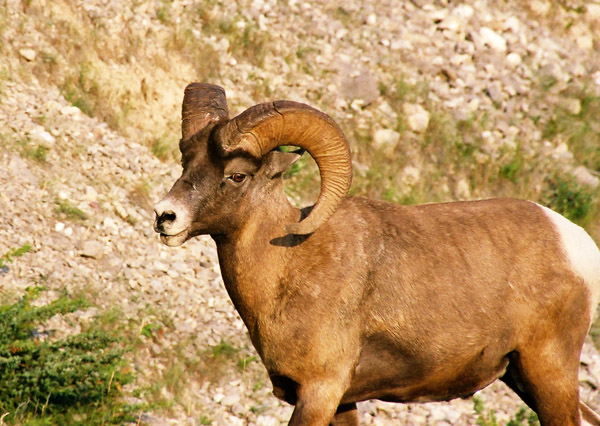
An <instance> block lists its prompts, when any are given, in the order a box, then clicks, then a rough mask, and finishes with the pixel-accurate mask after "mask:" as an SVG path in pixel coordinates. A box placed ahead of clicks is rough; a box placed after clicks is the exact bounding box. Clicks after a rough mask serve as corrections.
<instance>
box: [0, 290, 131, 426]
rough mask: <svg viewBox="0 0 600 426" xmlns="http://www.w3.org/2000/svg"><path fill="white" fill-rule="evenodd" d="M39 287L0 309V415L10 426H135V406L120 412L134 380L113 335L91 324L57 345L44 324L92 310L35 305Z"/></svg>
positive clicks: (68, 303)
mask: <svg viewBox="0 0 600 426" xmlns="http://www.w3.org/2000/svg"><path fill="white" fill-rule="evenodd" d="M43 291H44V288H42V287H33V288H29V289H27V290H26V292H25V294H24V295H23V297H22V298H21V299H20V300H18V301H17V302H16V303H12V304H5V305H2V306H0V413H2V414H3V416H2V417H3V421H4V423H6V424H8V425H13V424H14V425H17V424H18V425H51V424H69V425H82V426H83V425H105V424H122V423H123V422H132V421H135V416H134V415H133V412H134V411H138V410H139V407H138V406H133V405H128V404H125V403H124V402H123V401H122V399H121V397H122V396H123V386H124V385H126V384H128V383H130V382H131V381H132V380H133V376H132V374H131V373H130V369H129V367H128V366H127V364H126V363H125V362H124V361H123V354H124V353H125V351H126V349H125V348H123V347H122V346H121V345H120V342H121V337H120V336H119V335H118V334H115V333H111V332H107V331H103V330H101V329H100V328H98V327H96V324H95V323H94V324H92V325H91V326H90V327H89V328H88V329H86V330H85V331H83V332H81V333H78V334H74V335H71V336H68V337H65V338H61V339H54V338H53V337H52V336H53V332H52V330H45V329H44V326H43V324H44V322H45V321H47V320H49V319H50V318H52V317H53V316H55V315H66V314H69V313H73V312H76V311H79V310H81V309H86V308H88V307H89V306H90V305H89V303H88V302H87V301H86V300H84V299H82V298H73V297H71V296H69V295H68V294H63V295H62V296H60V297H59V298H57V299H55V300H54V301H51V302H49V303H47V304H43V305H41V306H38V305H37V304H36V305H34V304H33V303H32V302H33V301H34V300H36V299H38V298H39V296H40V295H41V294H42V292H43Z"/></svg>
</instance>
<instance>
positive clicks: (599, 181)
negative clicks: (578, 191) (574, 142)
mask: <svg viewBox="0 0 600 426" xmlns="http://www.w3.org/2000/svg"><path fill="white" fill-rule="evenodd" d="M573 176H574V177H575V181H576V182H577V183H578V184H579V185H583V186H588V187H590V188H592V189H596V188H598V185H600V178H598V176H594V175H593V174H592V172H591V171H590V170H589V169H588V168H587V167H585V166H577V167H575V169H574V170H573Z"/></svg>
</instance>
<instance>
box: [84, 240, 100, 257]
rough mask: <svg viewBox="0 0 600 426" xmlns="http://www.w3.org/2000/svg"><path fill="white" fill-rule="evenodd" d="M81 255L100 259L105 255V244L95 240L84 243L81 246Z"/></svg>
mask: <svg viewBox="0 0 600 426" xmlns="http://www.w3.org/2000/svg"><path fill="white" fill-rule="evenodd" d="M80 255H81V256H83V257H91V258H93V259H100V258H101V257H102V256H103V255H104V244H102V243H100V242H98V241H94V240H88V241H84V242H83V244H82V245H81V251H80Z"/></svg>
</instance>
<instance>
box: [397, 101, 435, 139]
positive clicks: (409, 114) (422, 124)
mask: <svg viewBox="0 0 600 426" xmlns="http://www.w3.org/2000/svg"><path fill="white" fill-rule="evenodd" d="M402 112H403V113H404V116H405V120H406V124H407V125H408V128H409V129H410V130H412V131H413V132H416V133H421V132H424V131H425V130H427V127H428V126H429V111H427V110H426V109H425V108H423V107H422V106H421V105H419V104H412V103H405V104H403V105H402Z"/></svg>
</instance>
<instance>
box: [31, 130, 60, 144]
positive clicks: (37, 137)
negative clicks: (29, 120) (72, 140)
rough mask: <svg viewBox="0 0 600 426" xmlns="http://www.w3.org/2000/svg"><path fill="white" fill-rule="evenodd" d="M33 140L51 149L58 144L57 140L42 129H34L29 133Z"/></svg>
mask: <svg viewBox="0 0 600 426" xmlns="http://www.w3.org/2000/svg"><path fill="white" fill-rule="evenodd" d="M29 137H30V138H31V140H32V141H33V142H35V143H37V144H39V145H43V146H46V147H51V146H53V145H54V143H55V142H56V138H55V137H54V136H52V135H51V134H50V133H48V132H47V131H45V130H44V129H41V128H36V129H33V130H32V131H30V132H29Z"/></svg>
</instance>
